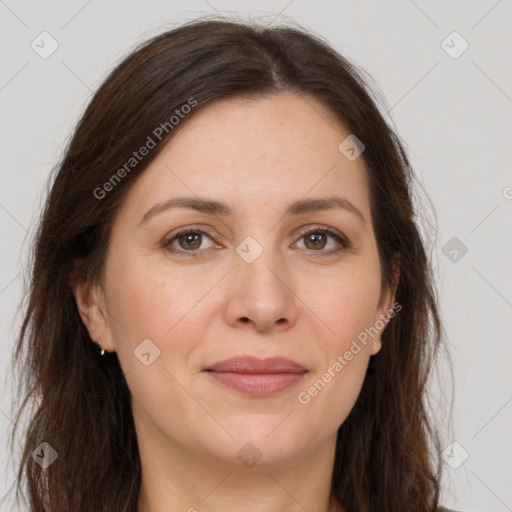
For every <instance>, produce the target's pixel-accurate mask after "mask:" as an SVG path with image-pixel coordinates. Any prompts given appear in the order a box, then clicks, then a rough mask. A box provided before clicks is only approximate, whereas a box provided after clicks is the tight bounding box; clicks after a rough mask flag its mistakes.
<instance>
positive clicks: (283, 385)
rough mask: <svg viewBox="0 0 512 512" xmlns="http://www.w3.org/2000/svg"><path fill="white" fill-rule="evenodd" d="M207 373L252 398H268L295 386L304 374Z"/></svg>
mask: <svg viewBox="0 0 512 512" xmlns="http://www.w3.org/2000/svg"><path fill="white" fill-rule="evenodd" d="M207 373H209V374H210V376H211V377H212V378H213V379H215V380H216V381H217V382H220V383H221V384H224V386H226V387H228V388H231V389H236V390H237V391H240V392H241V393H246V394H248V395H252V396H268V395H273V394H275V393H279V392H280V391H284V390H285V389H287V388H289V387H291V386H293V385H295V384H297V383H298V382H300V381H301V380H302V378H303V377H304V375H305V374H306V373H307V372H304V373H234V372H215V371H208V372H207Z"/></svg>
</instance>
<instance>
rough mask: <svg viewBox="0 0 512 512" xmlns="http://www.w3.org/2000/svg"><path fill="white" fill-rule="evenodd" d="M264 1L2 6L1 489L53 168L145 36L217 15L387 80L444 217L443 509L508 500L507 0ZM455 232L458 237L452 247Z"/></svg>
mask: <svg viewBox="0 0 512 512" xmlns="http://www.w3.org/2000/svg"><path fill="white" fill-rule="evenodd" d="M255 4H256V3H254V4H251V3H250V2H248V1H223V0H211V1H208V2H206V1H203V0H194V1H190V2H189V3H188V4H187V6H186V10H183V8H182V7H181V4H180V3H178V2H177V1H167V2H164V1H156V0H152V1H147V2H142V1H133V0H131V1H126V0H125V1H109V2H99V1H98V0H92V1H88V2H87V1H69V0H68V1H61V2H56V1H52V2H48V1H47V2H29V1H15V0H6V1H0V40H1V43H2V52H1V66H0V106H1V109H2V123H1V130H2V131H1V136H0V147H1V154H2V159H1V166H2V167H1V175H0V176H1V192H0V225H1V230H2V231H1V240H2V250H1V252H0V258H1V267H0V268H1V274H0V315H1V329H2V331H1V332H2V336H1V338H0V369H1V370H2V371H1V374H2V375H7V376H6V378H5V380H4V381H3V382H2V390H1V396H0V473H1V476H0V495H1V496H3V495H4V494H5V492H7V490H8V489H9V487H10V486H11V484H12V482H13V478H14V473H13V460H12V459H9V456H8V452H7V444H6V436H7V432H8V430H9V429H10V428H11V417H12V411H11V409H10V400H11V396H12V390H11V385H10V383H11V379H10V377H9V374H8V373H7V374H6V372H7V370H8V367H9V365H10V360H11V354H12V348H13V346H14V336H15V332H16V329H17V328H18V326H19V320H20V318H19V317H17V318H16V317H15V312H16V306H17V304H18V302H19V300H20V299H21V296H22V291H23V287H22V285H23V283H22V279H21V277H20V272H22V269H23V267H24V265H26V252H27V248H28V236H29V235H30V234H31V233H33V230H34V227H35V222H36V220H37V216H38V215H39V210H40V207H41V201H42V197H43V196H42V194H43V193H44V191H45V187H46V180H47V177H48V174H49V172H50V169H51V168H52V167H53V166H54V165H56V164H57V163H58V161H59V158H60V157H61V155H62V150H63V147H64V143H65V142H66V140H67V139H68V137H69V135H70V133H71V130H72V128H73V126H74V124H75V123H76V121H77V119H78V116H79V115H80V113H81V112H82V111H83V109H84V108H85V105H86V102H87V101H88V98H89V97H90V95H91V92H92V91H94V90H95V89H96V87H97V86H98V85H99V83H100V81H101V80H102V79H103V78H104V76H105V74H106V72H107V71H108V70H110V69H111V68H112V67H113V65H114V64H115V62H117V61H118V60H119V59H120V58H121V57H122V56H123V55H125V54H126V53H127V52H128V51H129V50H130V49H131V48H132V47H133V45H134V44H136V43H138V42H139V41H141V40H142V39H147V38H148V37H150V36H151V35H154V34H156V33H158V32H161V31H162V30H164V29H167V28H171V27H173V26H175V25H177V24H179V23H180V22H182V21H185V20H188V19H191V18H194V17H196V16H198V15H204V14H211V13H215V11H217V12H218V13H220V14H222V15H229V14H230V13H231V12H236V13H237V14H238V15H240V16H242V17H246V16H247V15H249V16H251V17H252V18H260V19H263V21H266V22H267V23H270V22H273V23H280V22H286V21H287V20H288V19H289V18H291V19H292V20H296V21H297V22H298V23H300V24H301V25H303V26H304V27H306V28H309V29H311V30H313V31H314V32H316V33H318V34H320V35H322V36H324V37H325V38H326V39H327V40H328V41H329V42H330V43H331V44H332V45H333V46H334V47H336V48H337V49H338V50H340V51H341V52H343V53H344V54H345V55H346V56H348V57H349V58H351V59H352V60H353V61H355V62H356V63H357V64H359V65H360V66H361V67H362V68H363V69H365V70H366V71H367V72H368V73H369V74H370V75H371V76H372V77H373V78H374V80H375V81H376V83H377V84H378V86H379V87H380V90H381V92H382V94H383V96H384V98H385V100H386V107H385V110H389V116H390V119H391V121H392V122H393V123H394V124H395V126H396V128H397V130H398V132H399V134H400V135H401V136H402V138H403V139H404V140H405V141H406V143H407V148H408V150H409V155H410V157H411V159H412V162H413V165H414V167H415V169H416V172H417V175H418V176H419V178H420V181H421V183H422V185H423V187H424V189H425V190H426V192H427V193H428V195H429V196H430V198H431V200H432V202H433V205H434V209H435V211H436V214H437V221H438V224H437V233H435V232H434V229H433V228H429V227H428V226H429V225H433V222H434V219H433V218H432V215H431V214H429V212H428V209H424V210H420V217H421V218H424V220H423V223H424V225H425V226H426V232H427V233H429V234H430V235H434V234H435V235H436V239H435V243H434V244H433V245H432V246H431V250H432V258H433V261H434V266H435V267H436V279H437V282H438V288H439V293H440V302H441V311H442V315H443V320H444V327H445V335H446V338H447V340H448V342H449V345H450V350H451V354H452V359H453V370H454V383H455V401H454V403H453V418H454V423H453V428H452V429H451V431H450V429H449V428H448V427H449V425H447V424H445V423H444V422H443V425H442V426H443V428H445V445H446V446H448V445H449V444H450V443H451V442H452V441H457V442H458V443H459V444H460V446H462V447H463V448H464V450H465V451H466V452H467V453H468V455H469V456H468V458H467V460H465V462H464V463H463V464H461V465H460V466H458V467H457V468H456V469H452V468H451V467H450V466H449V465H447V468H446V477H445V479H444V481H443V503H444V504H445V505H446V506H451V507H453V508H456V509H459V510H465V511H494V512H502V511H503V512H504V511H508V510H512V486H511V485H510V482H512V436H511V435H510V432H511V431H512V429H511V425H512V403H511V402H512V376H511V374H512V371H511V362H512V361H511V359H512V358H511V355H512V349H511V336H510V335H511V331H512V328H511V322H510V319H511V317H512V316H511V313H512V272H511V261H512V241H511V240H512V238H511V233H512V215H511V214H512V173H511V171H510V169H511V167H510V165H511V164H510V162H511V161H512V149H511V148H512V144H511V143H510V135H511V133H512V130H511V128H512V119H511V113H512V66H511V65H510V64H511V55H512V44H511V43H512V35H511V34H512V32H511V30H510V26H511V24H510V22H511V19H512V5H511V2H510V1H507V0H500V1H495V0H490V1H471V2H470V1H451V2H427V1H424V0H423V1H420V0H416V1H412V0H400V1H398V0H396V1H386V2H382V1H381V2H378V1H371V2H370V1H361V2H356V1H344V2H342V1H336V2H335V1H325V0H323V1H319V0H316V1H314V2H308V1H306V0H294V1H289V0H285V1H279V2H277V1H273V2H271V1H260V2H258V3H257V5H255ZM43 31H47V32H49V33H50V34H51V36H52V37H53V38H54V39H55V40H56V41H57V43H58V45H59V46H58V48H57V50H56V51H55V53H53V54H52V55H51V56H50V57H48V58H47V59H43V58H41V57H40V56H39V55H38V54H37V53H36V52H35V51H34V50H33V49H32V48H31V43H32V41H34V40H36V43H37V41H38V40H40V39H37V38H38V36H39V34H40V33H41V32H43ZM453 31H457V32H458V33H459V34H460V35H461V36H462V38H464V40H466V41H467V43H468V44H469V47H468V49H467V50H466V51H465V52H464V53H462V54H461V55H460V56H458V58H452V57H451V56H450V55H449V54H448V53H447V52H446V51H445V50H448V51H449V52H451V53H452V55H453V54H454V52H458V51H460V49H462V48H463V47H462V45H461V44H462V43H461V40H458V39H457V37H458V36H455V37H454V36H451V37H449V38H448V39H446V38H447V36H449V35H450V34H451V33H452V32H453ZM444 40H446V42H445V43H444V48H443V46H442V42H443V41H444ZM450 47H451V48H450ZM46 48H48V46H46ZM423 202H424V200H423ZM453 237H456V238H457V239H458V241H457V240H456V241H452V242H450V243H449V244H448V245H446V244H447V243H448V242H449V241H450V240H451V239H452V238H453ZM453 244H455V245H453ZM461 244H464V246H465V247H466V248H467V253H465V254H462V253H463V251H462V250H461V248H463V246H462V245H461ZM443 248H444V249H443ZM454 250H455V251H457V252H456V253H454V252H453V251H454ZM439 377H440V383H441V386H440V388H439V387H435V389H434V388H433V390H432V393H433V396H434V397H436V400H438V399H440V397H442V393H443V392H444V391H446V392H449V391H450V380H449V378H448V371H447V366H446V365H441V366H440V375H439ZM20 428H23V425H22V426H20ZM457 453H459V452H457V450H456V453H455V459H456V458H457V457H458V455H457ZM450 460H452V461H453V460H454V459H453V458H452V459H450ZM1 496H0V497H1Z"/></svg>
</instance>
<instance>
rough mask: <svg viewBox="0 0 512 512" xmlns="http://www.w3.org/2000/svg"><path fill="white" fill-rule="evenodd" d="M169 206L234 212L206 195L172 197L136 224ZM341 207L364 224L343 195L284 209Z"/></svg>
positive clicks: (295, 211) (292, 212) (292, 211)
mask: <svg viewBox="0 0 512 512" xmlns="http://www.w3.org/2000/svg"><path fill="white" fill-rule="evenodd" d="M171 208H185V209H188V210H195V211H198V212H201V213H206V214H209V215H219V216H229V215H233V214H234V209H233V208H232V207H231V206H229V205H228V204H227V203H225V202H223V201H216V200H214V199H210V198H207V197H197V196H196V197H192V196H190V197H173V198H171V199H167V200H166V201H163V202H161V203H157V204H155V205H154V206H152V207H151V208H150V209H149V210H148V211H147V212H146V213H145V214H144V215H143V217H142V219H141V220H140V222H139V224H138V226H140V225H141V224H142V223H144V222H146V221H148V220H149V219H150V218H151V217H154V216H155V215H157V214H158V213H161V212H163V211H166V210H169V209H171ZM333 209H343V210H346V211H348V212H351V213H353V214H355V215H356V216H357V217H358V218H359V220H360V221H361V222H362V223H363V225H364V224H365V218H364V215H363V214H362V213H361V211H360V210H359V209H358V208H357V207H356V206H355V205H354V204H352V203H351V202H350V201H349V200H348V199H346V198H343V197H336V196H331V197H325V198H309V199H299V200H298V201H294V202H292V203H290V204H289V205H288V206H287V207H286V210H285V214H284V215H285V216H287V215H302V214H305V213H313V212H317V211H325V210H333Z"/></svg>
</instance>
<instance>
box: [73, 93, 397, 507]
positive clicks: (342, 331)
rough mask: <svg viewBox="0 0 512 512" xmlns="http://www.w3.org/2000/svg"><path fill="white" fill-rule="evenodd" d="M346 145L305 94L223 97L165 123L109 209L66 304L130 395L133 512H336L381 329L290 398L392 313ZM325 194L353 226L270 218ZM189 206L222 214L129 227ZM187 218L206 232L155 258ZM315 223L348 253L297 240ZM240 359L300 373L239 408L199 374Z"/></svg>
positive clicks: (308, 216)
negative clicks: (247, 251)
mask: <svg viewBox="0 0 512 512" xmlns="http://www.w3.org/2000/svg"><path fill="white" fill-rule="evenodd" d="M348 135H349V132H348V131H347V130H346V129H345V128H344V127H343V126H341V125H340V124H339V123H336V122H335V120H334V119H333V118H332V116H331V114H330V113H329V112H328V111H327V110H326V109H325V108H324V107H323V106H322V105H321V104H319V103H318V102H317V101H316V100H315V99H313V98H311V97H301V96H298V95H295V94H292V93H280V94H278V95H273V96H267V97H261V98H257V99H251V100H247V99H233V98H231V99H229V100H221V101H218V102H216V103H214V104H211V105H209V106H207V107H205V108H203V109H202V110H201V111H198V112H197V113H196V114H195V115H194V117H193V118H191V119H190V120H189V121H188V122H186V123H184V124H183V126H181V127H180V130H179V131H177V133H176V134H175V136H174V137H173V139H172V140H171V141H170V143H169V144H168V145H167V146H166V147H165V149H164V151H163V152H162V153H161V154H160V155H159V156H158V157H157V159H156V160H154V161H153V162H152V163H151V165H150V166H149V167H148V168H147V169H146V170H145V171H144V173H143V174H142V175H141V177H140V179H139V180H138V181H137V182H136V183H135V185H134V186H133V187H132V188H131V189H130V192H129V194H128V196H127V197H126V200H125V201H124V203H123V204H122V205H121V207H120V210H119V212H118V216H117V218H116V220H115V223H114V226H113V230H112V234H111V240H110V245H109V251H108V256H107V261H106V270H105V280H104V282H103V283H102V284H101V285H98V284H93V283H81V284H80V285H78V286H77V288H76V290H75V295H76V299H77V304H78V307H79V311H80V314H81V317H82V320H83V322H84V324H85V325H86V326H87V328H88V331H89V334H90V336H91V339H92V340H94V341H95V340H101V344H102V348H104V349H105V350H107V351H110V352H111V351H116V352H117V355H118V357H119V361H120V363H121V366H122V368H123V372H124V373H125V375H126V378H127V382H128V385H129V387H130V391H131V393H132V406H133V416H134V421H135V426H136V431H137V437H138V441H139V450H140V456H141V461H142V471H143V479H142V489H141V497H140V500H139V511H145V512H163V511H167V510H169V506H170V504H172V509H173V510H184V511H186V510H189V511H193V510H198V511H210V510H211V511H219V510H223V511H227V512H229V511H235V510H236V511H240V510H245V511H247V512H249V511H250V512H259V511H265V512H277V511H284V510H286V511H299V510H300V511H303V510H308V511H311V512H326V511H329V512H332V511H335V510H342V509H341V508H338V507H337V505H336V504H335V502H334V500H333V499H332V497H331V490H330V480H331V475H332V469H333V461H334V450H335V443H336V433H337V430H338V428H339V426H340V425H341V424H342V423H343V421H344V420H345V418H346V417H347V415H348V414H349V412H350V410H351V409H352V407H353V405H354V403H355V401H356V399H357V397H358V394H359V392H360V390H361V387H362V384H363V380H364V377H365V372H366V368H367V365H368V360H369V357H370V355H372V354H376V353H377V352H378V351H379V350H380V348H381V337H380V333H381V332H382V330H383V329H381V330H380V331H379V334H377V335H376V336H375V337H373V339H371V338H370V340H369V342H368V343H367V345H366V346H364V345H362V350H361V351H360V352H359V353H358V354H357V355H355V356H354V357H353V359H352V360H351V361H350V362H348V364H347V365H346V366H345V367H344V368H343V370H342V371H341V372H339V373H335V375H336V376H335V377H334V378H332V379H331V381H330V382H329V383H328V384H327V385H326V386H325V387H324V388H323V389H322V390H321V391H320V392H318V394H317V395H316V396H314V397H311V400H310V401H309V403H307V404H302V403H300V402H299V400H298V398H297V397H298V393H299V392H301V391H307V390H308V388H309V387H311V385H312V384H313V383H314V382H315V381H317V380H318V379H319V378H321V377H322V375H323V374H324V373H325V372H326V371H327V369H328V368H329V367H332V365H333V363H334V362H335V361H336V360H337V358H338V356H340V355H343V354H344V353H345V352H346V351H347V350H348V349H349V348H350V345H351V343H352V341H353V340H355V339H356V337H357V336H358V334H359V333H361V332H362V331H364V329H365V328H368V327H370V326H373V325H374V324H375V322H376V321H377V320H378V319H379V318H381V317H382V315H383V314H385V313H386V311H389V310H390V309H391V308H392V305H393V302H394V294H393V293H392V291H391V290H389V289H387V288H384V289H381V272H380V266H379V259H378V253H377V247H376V242H375V236H374V232H373V226H372V223H371V216H370V200H369V189H368V184H367V178H366V170H365V168H364V163H363V160H362V158H357V159H356V160H355V161H349V160H348V159H347V158H346V157H345V156H344V155H343V154H342V153H341V152H340V151H339V150H338V145H339V144H340V142H341V141H343V140H344V139H345V138H346V137H347V136H348ZM334 192H336V195H338V196H342V197H344V198H346V199H348V200H349V201H350V202H351V203H353V204H354V205H355V206H356V207H357V208H358V209H359V210H360V211H361V213H362V214H363V216H364V220H365V222H364V223H363V222H362V221H361V220H360V219H359V218H358V217H357V215H355V214H354V213H352V212H350V211H349V210H345V209H332V210H325V211H317V212H310V213H305V214H302V215H298V216H284V209H285V206H286V205H287V204H288V203H290V202H292V201H295V200H298V199H302V198H304V197H305V196H306V197H307V198H312V197H315V198H322V197H329V196H332V195H333V193H334ZM195 195H197V196H201V197H208V198H212V199H216V200H222V201H225V202H227V203H229V204H230V205H231V206H232V208H233V209H234V211H235V214H234V215H233V216H220V215H210V214H207V213H200V212H196V211H192V210H187V209H183V208H180V209H170V210H167V211H164V212H161V213H159V214H157V215H155V216H154V217H152V218H151V219H149V220H148V221H146V222H144V223H142V224H141V225H138V224H139V222H140V220H141V218H142V216H143V215H144V213H145V212H146V211H147V210H148V209H149V208H151V207H152V206H153V205H155V204H157V203H160V202H162V201H165V200H167V199H169V198H172V197H177V196H195ZM188 225H193V226H194V228H197V229H200V230H201V231H205V232H206V233H207V235H202V238H200V237H199V240H196V239H192V240H191V241H190V239H189V240H188V241H187V240H186V239H185V240H183V238H182V239H181V244H180V242H179V240H177V239H175V240H174V243H173V246H174V247H175V249H176V250H177V251H181V252H180V253H172V252H169V251H168V250H167V249H165V248H164V247H163V241H164V239H165V238H166V237H167V238H169V237H170V236H172V235H173V233H174V232H175V231H176V230H177V229H178V228H180V227H184V226H188ZM319 225H322V226H329V227H330V228H332V229H333V230H335V231H338V232H340V233H342V234H343V235H345V236H346V237H347V238H348V239H349V240H350V242H351V245H352V247H351V248H349V249H343V250H342V251H341V252H339V253H337V254H331V255H325V256H322V254H326V252H328V251H329V250H330V249H331V248H336V247H340V244H339V243H338V242H337V241H336V240H335V239H334V238H331V237H330V236H328V237H327V238H324V239H321V240H320V243H318V242H317V245H314V243H309V245H307V241H308V239H310V236H309V237H305V236H304V235H301V228H302V229H306V228H311V230H313V231H314V232H315V233H317V234H320V235H321V234H322V232H321V231H320V233H319V232H318V229H317V228H318V226H319ZM315 229H316V230H315ZM248 236H251V237H253V238H254V239H255V240H256V241H257V242H258V244H259V245H260V246H261V247H262V249H263V252H262V253H261V254H260V255H259V257H258V258H257V259H256V260H255V261H254V262H252V263H248V262H247V261H245V260H244V259H243V258H242V257H241V256H240V255H239V254H238V253H237V252H236V248H237V246H238V245H239V244H240V243H241V242H242V241H243V240H244V239H245V238H246V237H248ZM185 238H186V237H185ZM190 246H192V247H193V249H194V250H195V251H196V253H197V254H198V256H197V257H195V258H194V257H191V256H189V254H190V252H191V250H190V249H189V247H190ZM187 249H188V250H187ZM144 339H150V340H151V341H152V343H154V345H156V346H157V347H158V349H159V350H160V355H159V357H157V358H156V359H155V360H154V361H153V362H152V363H151V364H150V365H149V366H146V365H144V364H142V363H141V361H140V360H139V359H138V358H137V357H136V356H135V355H134V350H135V349H136V348H137V347H138V345H139V344H140V343H141V342H142V340H144ZM150 351H153V352H152V353H154V349H152V348H151V349H150ZM237 355H255V356H257V357H270V356H283V357H288V358H290V359H292V360H294V361H296V362H298V363H299V364H301V365H302V366H304V367H305V368H306V369H307V370H308V373H307V374H306V376H305V377H304V378H303V380H302V381H301V382H300V383H299V384H298V385H295V386H293V387H291V388H288V389H286V390H284V391H282V392H280V393H278V394H275V395H273V396H270V397H252V396H247V395H245V394H242V393H240V392H238V391H235V390H232V389H229V388H226V387H224V386H222V385H220V384H218V383H217V382H215V381H213V379H212V378H211V376H210V375H209V374H207V373H205V372H202V370H203V369H204V367H206V366H207V365H210V364H212V363H214V362H217V361H221V360H224V359H226V358H228V357H232V356H237ZM248 442H251V443H252V445H254V446H255V447H256V448H257V450H258V451H259V453H260V454H261V456H262V457H261V459H260V460H259V461H258V462H257V463H256V464H255V465H254V466H252V467H247V466H245V465H244V464H242V463H241V462H240V460H239V459H238V457H237V453H238V452H239V450H240V449H241V448H242V447H244V445H246V443H248ZM251 449H252V450H254V448H251ZM254 451H255V450H254Z"/></svg>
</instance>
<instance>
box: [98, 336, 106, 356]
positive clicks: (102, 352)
mask: <svg viewBox="0 0 512 512" xmlns="http://www.w3.org/2000/svg"><path fill="white" fill-rule="evenodd" d="M96 343H97V344H98V346H99V347H100V348H101V343H100V340H98V341H97V342H96ZM104 353H105V349H103V348H101V355H103V354H104Z"/></svg>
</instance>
